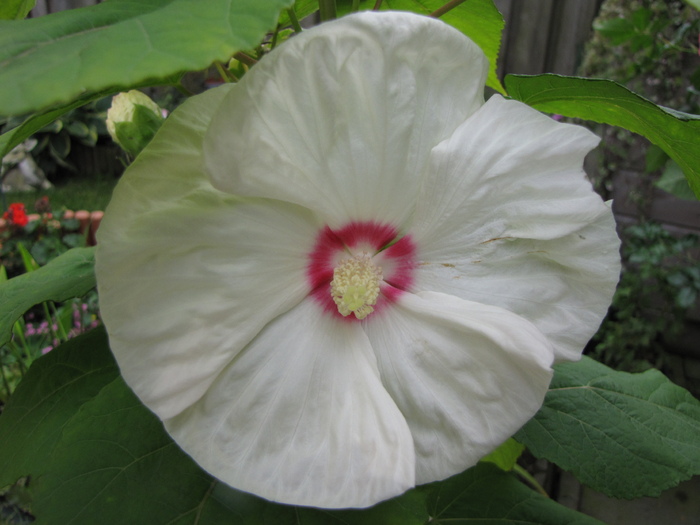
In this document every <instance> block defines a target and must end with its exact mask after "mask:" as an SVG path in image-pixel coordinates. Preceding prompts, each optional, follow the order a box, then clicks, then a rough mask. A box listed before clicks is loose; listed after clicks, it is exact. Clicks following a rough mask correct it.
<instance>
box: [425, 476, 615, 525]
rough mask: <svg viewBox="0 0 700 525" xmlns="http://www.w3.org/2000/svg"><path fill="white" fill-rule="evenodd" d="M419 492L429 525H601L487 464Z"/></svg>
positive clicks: (428, 486)
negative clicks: (425, 503) (424, 499)
mask: <svg viewBox="0 0 700 525" xmlns="http://www.w3.org/2000/svg"><path fill="white" fill-rule="evenodd" d="M419 490H422V491H425V492H427V494H428V512H429V513H430V516H431V521H430V524H431V525H440V524H445V525H447V524H450V525H462V524H463V525H561V524H562V523H566V524H567V525H602V523H601V522H599V521H598V520H595V519H593V518H591V517H589V516H585V515H583V514H580V513H578V512H576V511H574V510H571V509H569V508H567V507H564V506H563V505H560V504H558V503H557V502H555V501H553V500H551V499H549V498H547V497H545V496H543V495H541V494H538V493H537V492H534V491H533V490H531V489H529V488H528V487H526V486H525V485H523V484H522V483H520V482H519V481H518V480H517V479H516V478H515V476H513V474H510V473H508V472H503V471H502V470H501V469H499V468H498V467H496V466H494V465H491V464H488V463H479V464H478V465H477V466H475V467H473V468H470V469H469V470H467V471H466V472H463V473H462V474H458V475H456V476H453V477H451V478H449V479H447V480H445V481H442V482H439V483H431V484H430V485H424V486H423V487H420V488H419Z"/></svg>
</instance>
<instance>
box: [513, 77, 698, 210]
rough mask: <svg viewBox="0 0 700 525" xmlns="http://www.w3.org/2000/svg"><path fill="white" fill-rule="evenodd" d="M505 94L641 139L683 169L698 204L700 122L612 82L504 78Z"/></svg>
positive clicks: (696, 117)
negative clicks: (626, 132)
mask: <svg viewBox="0 0 700 525" xmlns="http://www.w3.org/2000/svg"><path fill="white" fill-rule="evenodd" d="M505 84H506V89H507V90H508V94H509V95H510V96H511V97H513V98H515V99H517V100H520V101H522V102H525V103H526V104H529V105H530V106H532V107H534V108H536V109H539V110H541V111H545V112H548V113H557V114H559V115H564V116H565V117H578V118H582V119H586V120H592V121H594V122H600V123H603V124H610V125H612V126H619V127H621V128H625V129H628V130H630V131H633V132H634V133H638V134H640V135H643V136H645V137H646V138H647V139H649V140H650V141H651V142H653V143H654V144H656V145H657V146H659V147H660V148H662V149H663V150H664V151H665V152H666V153H667V154H668V155H669V157H671V158H672V159H673V160H675V161H676V162H677V163H678V165H679V166H680V167H681V169H682V170H683V172H684V173H685V176H686V177H687V179H688V182H689V183H690V187H691V188H692V189H693V191H694V192H695V195H697V196H698V197H699V198H700V117H698V116H697V115H689V114H687V113H682V112H680V111H674V110H672V109H668V108H665V107H662V106H657V105H656V104H654V103H653V102H650V101H649V100H646V99H645V98H643V97H641V96H639V95H637V94H636V93H633V92H632V91H630V90H628V89H627V88H626V87H624V86H622V85H621V84H618V83H616V82H613V81H611V80H600V79H586V78H576V77H565V76H560V75H552V74H546V75H537V76H522V75H507V76H506V79H505Z"/></svg>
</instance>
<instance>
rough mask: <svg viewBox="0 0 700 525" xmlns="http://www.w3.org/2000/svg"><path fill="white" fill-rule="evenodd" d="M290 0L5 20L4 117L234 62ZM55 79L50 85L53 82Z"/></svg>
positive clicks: (1, 44) (195, 2)
mask: <svg viewBox="0 0 700 525" xmlns="http://www.w3.org/2000/svg"><path fill="white" fill-rule="evenodd" d="M291 3H292V2H291V1H290V0H236V1H235V2H231V1H230V0H207V1H206V2H202V1H201V0H140V1H138V2H134V1H131V0H111V1H110V2H105V3H101V4H98V5H95V6H91V7H85V8H80V9H74V10H69V11H61V12H58V13H54V14H50V15H47V16H43V17H39V18H33V19H28V20H19V21H0V64H1V65H2V67H1V68H0V115H18V114H23V113H28V112H30V111H36V110H41V109H44V108H47V107H49V106H53V105H58V104H67V103H69V102H70V101H71V100H73V99H75V98H76V97H78V96H83V95H84V94H85V93H88V94H91V93H96V92H98V91H105V90H111V91H118V90H119V89H117V87H119V86H121V87H123V88H127V87H131V86H136V85H140V84H143V83H144V82H146V81H149V82H151V83H157V82H158V81H159V80H162V79H164V78H165V77H169V76H172V75H174V74H176V73H182V72H185V71H194V70H200V69H203V68H205V67H207V66H208V65H210V64H211V63H212V62H214V61H215V60H220V61H226V60H227V59H228V58H230V57H231V56H232V55H233V53H235V52H236V51H238V50H241V49H246V48H250V47H254V46H255V45H257V44H258V43H259V41H260V40H261V39H262V37H263V36H264V35H265V32H266V31H268V30H269V29H271V28H273V27H274V25H275V22H276V21H277V16H278V14H279V11H280V10H281V9H282V8H284V7H287V6H289V5H290V4H291ZM47 79H50V82H48V81H47Z"/></svg>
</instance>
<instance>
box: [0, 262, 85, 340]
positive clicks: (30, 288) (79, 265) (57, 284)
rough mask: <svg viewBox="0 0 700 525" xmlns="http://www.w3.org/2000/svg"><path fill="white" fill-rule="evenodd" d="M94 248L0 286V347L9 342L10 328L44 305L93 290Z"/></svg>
mask: <svg viewBox="0 0 700 525" xmlns="http://www.w3.org/2000/svg"><path fill="white" fill-rule="evenodd" d="M94 264H95V261H94V248H74V249H72V250H69V251H67V252H66V253H64V254H63V255H61V256H59V257H57V258H56V259H54V260H52V261H51V262H49V263H48V264H47V265H46V266H43V267H41V268H39V269H38V270H35V271H33V272H31V273H25V274H22V275H18V276H17V277H13V278H12V279H9V280H8V281H5V282H0V345H3V344H5V343H6V342H7V341H9V340H10V337H11V335H12V325H13V324H14V323H15V321H16V320H17V319H19V317H20V316H21V315H22V314H24V312H26V311H27V310H29V308H31V307H32V306H34V305H35V304H38V303H43V302H44V301H56V302H60V301H65V300H67V299H72V298H73V297H82V296H83V295H85V294H86V293H87V292H88V291H90V290H91V289H92V288H94V287H95V274H94V269H93V266H94Z"/></svg>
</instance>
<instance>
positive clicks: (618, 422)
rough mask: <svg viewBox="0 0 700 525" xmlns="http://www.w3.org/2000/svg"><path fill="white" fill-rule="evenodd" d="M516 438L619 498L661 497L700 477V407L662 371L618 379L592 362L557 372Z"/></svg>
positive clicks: (619, 374) (620, 375)
mask: <svg viewBox="0 0 700 525" xmlns="http://www.w3.org/2000/svg"><path fill="white" fill-rule="evenodd" d="M515 437H516V439H517V440H518V441H520V442H521V443H523V444H524V445H525V446H527V447H528V448H529V449H530V451H531V452H532V453H533V454H534V455H535V456H537V457H542V458H546V459H548V460H550V461H553V462H554V463H556V464H557V465H559V466H560V467H562V468H563V469H565V470H568V471H570V472H572V473H573V474H574V475H575V476H576V477H577V478H578V480H579V481H580V482H581V483H584V484H585V485H588V486H590V487H592V488H594V489H596V490H598V491H600V492H603V493H605V494H607V495H609V496H613V497H617V498H638V497H641V496H657V495H658V494H660V493H661V492H662V491H663V490H665V489H667V488H670V487H673V486H675V485H677V484H678V483H679V482H680V481H683V480H685V479H688V478H690V477H691V476H693V475H694V474H700V402H699V401H698V400H697V399H695V398H694V397H693V396H692V395H691V394H690V393H688V392H687V391H686V390H684V389H682V388H681V387H679V386H677V385H674V384H673V383H671V382H670V381H669V380H668V379H667V378H666V377H665V376H664V375H663V374H661V372H659V371H658V370H649V371H647V372H644V373H643V374H628V373H625V372H616V371H614V370H612V369H610V368H608V367H607V366H605V365H602V364H600V363H597V362H596V361H594V360H592V359H589V358H587V357H584V358H583V360H582V361H579V362H578V363H567V364H562V365H558V366H557V367H556V368H555V375H554V379H553V381H552V385H551V386H550V390H549V392H548V393H547V396H546V398H545V402H544V406H543V407H542V409H541V410H540V411H539V412H538V413H537V415H536V416H535V417H534V418H533V419H532V420H530V422H528V423H527V424H526V425H525V426H524V427H523V428H522V429H521V430H520V432H518V434H517V435H516V436H515Z"/></svg>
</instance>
